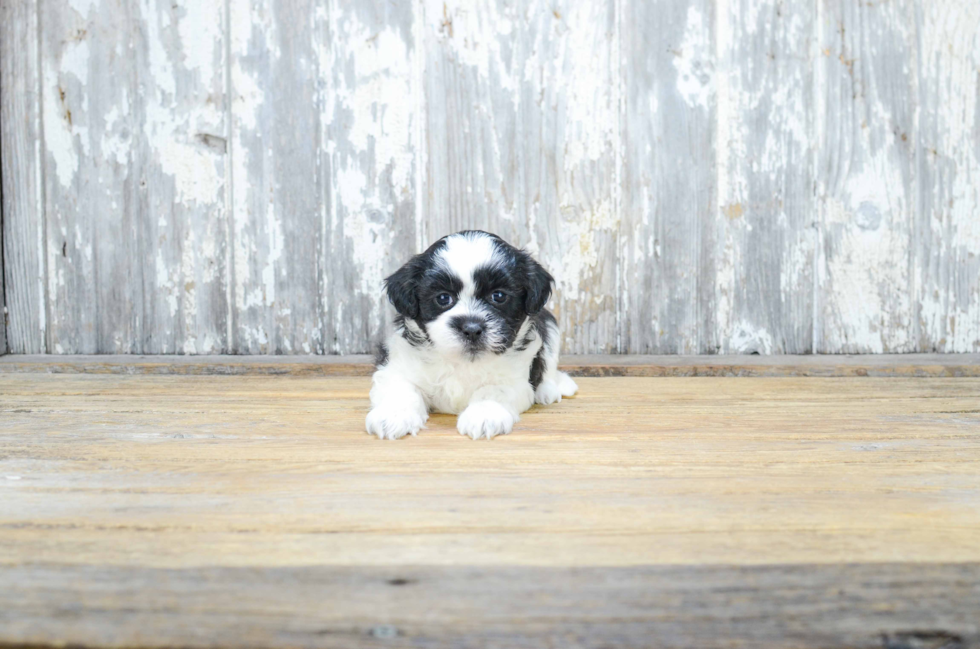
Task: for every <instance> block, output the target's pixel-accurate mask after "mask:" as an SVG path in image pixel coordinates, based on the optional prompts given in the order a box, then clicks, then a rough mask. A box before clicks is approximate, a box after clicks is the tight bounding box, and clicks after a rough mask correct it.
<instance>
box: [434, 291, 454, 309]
mask: <svg viewBox="0 0 980 649" xmlns="http://www.w3.org/2000/svg"><path fill="white" fill-rule="evenodd" d="M452 303H453V296H452V295H450V294H449V293H440V294H439V295H437V296H436V304H438V305H439V306H441V307H442V308H444V309H445V308H446V307H448V306H449V305H451V304H452Z"/></svg>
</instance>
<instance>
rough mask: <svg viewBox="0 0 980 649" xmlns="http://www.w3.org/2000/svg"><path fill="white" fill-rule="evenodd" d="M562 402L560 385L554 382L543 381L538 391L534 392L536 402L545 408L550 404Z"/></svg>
mask: <svg viewBox="0 0 980 649" xmlns="http://www.w3.org/2000/svg"><path fill="white" fill-rule="evenodd" d="M559 401H561V390H559V389H558V384H557V383H555V382H554V381H541V383H539V384H538V389H537V390H535V391H534V402H535V403H540V404H541V405H543V406H546V405H548V404H549V403H557V402H559Z"/></svg>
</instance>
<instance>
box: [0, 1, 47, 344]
mask: <svg viewBox="0 0 980 649" xmlns="http://www.w3.org/2000/svg"><path fill="white" fill-rule="evenodd" d="M37 21H38V5H37V1H36V0H26V1H23V0H0V176H2V179H0V199H2V200H0V228H2V230H3V237H2V238H3V241H2V244H3V268H2V269H0V271H2V273H3V275H4V291H5V293H4V298H5V299H4V301H3V302H4V306H5V307H6V313H5V318H4V319H5V321H6V327H5V328H6V332H5V333H6V338H7V344H6V345H5V346H4V347H2V348H0V353H2V352H5V351H7V350H8V349H9V351H11V352H15V353H19V354H38V353H42V352H45V351H46V350H47V346H46V341H45V331H46V329H47V322H46V315H47V311H46V310H47V304H48V303H47V299H46V296H45V279H46V277H47V275H46V273H45V271H44V263H45V256H44V231H43V228H44V222H45V220H44V209H43V207H42V205H41V197H42V189H41V182H42V181H41V177H42V171H43V169H42V167H43V165H42V156H43V153H42V151H43V141H42V138H41V115H40V111H41V99H40V92H41V86H40V70H39V67H38V66H39V64H40V63H39V61H38V57H37V52H38V42H37V39H38V24H37Z"/></svg>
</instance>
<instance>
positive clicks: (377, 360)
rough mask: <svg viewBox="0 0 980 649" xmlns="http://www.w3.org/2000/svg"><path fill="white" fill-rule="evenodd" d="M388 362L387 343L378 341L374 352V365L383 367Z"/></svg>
mask: <svg viewBox="0 0 980 649" xmlns="http://www.w3.org/2000/svg"><path fill="white" fill-rule="evenodd" d="M387 364H388V345H386V344H384V343H379V344H378V348H377V349H376V350H375V352H374V366H375V367H384V366H385V365H387Z"/></svg>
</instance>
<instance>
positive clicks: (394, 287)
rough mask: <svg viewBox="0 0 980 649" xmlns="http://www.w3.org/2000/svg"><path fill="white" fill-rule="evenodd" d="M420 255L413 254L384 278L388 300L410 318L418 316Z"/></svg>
mask: <svg viewBox="0 0 980 649" xmlns="http://www.w3.org/2000/svg"><path fill="white" fill-rule="evenodd" d="M421 257H422V255H415V256H414V257H412V258H411V259H410V260H409V261H408V263H407V264H405V265H404V266H402V267H401V268H399V269H398V270H397V271H395V272H394V274H392V275H391V276H389V277H387V278H386V279H385V292H387V293H388V300H390V301H391V303H392V304H393V305H394V306H395V310H396V311H398V313H400V314H401V315H403V316H405V317H406V318H410V319H412V320H417V319H418V317H419V295H418V289H419V280H420V279H421V278H422V272H423V271H422V260H421Z"/></svg>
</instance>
